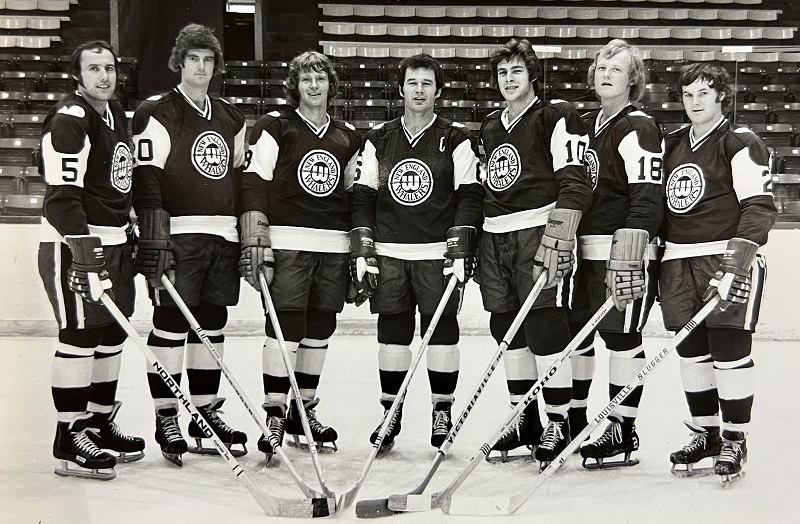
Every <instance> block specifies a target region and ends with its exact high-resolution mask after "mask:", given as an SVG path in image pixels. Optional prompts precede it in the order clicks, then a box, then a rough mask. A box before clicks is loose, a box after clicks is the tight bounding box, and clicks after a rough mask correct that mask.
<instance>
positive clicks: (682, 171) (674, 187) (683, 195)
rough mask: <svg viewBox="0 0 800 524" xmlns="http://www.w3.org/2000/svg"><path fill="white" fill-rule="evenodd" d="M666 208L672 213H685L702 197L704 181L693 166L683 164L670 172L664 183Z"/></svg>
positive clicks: (700, 172)
mask: <svg viewBox="0 0 800 524" xmlns="http://www.w3.org/2000/svg"><path fill="white" fill-rule="evenodd" d="M666 185H667V187H666V192H667V206H669V209H670V210H671V211H672V212H674V213H686V212H687V211H689V210H690V209H692V208H693V207H694V205H695V204H697V202H699V201H700V198H701V197H702V196H703V191H704V190H705V188H706V181H705V178H703V171H702V170H701V169H700V168H699V167H697V166H696V165H695V164H683V165H681V166H678V167H676V168H675V169H673V170H672V173H670V174H669V176H668V177H667V181H666Z"/></svg>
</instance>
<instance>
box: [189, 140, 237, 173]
mask: <svg viewBox="0 0 800 524" xmlns="http://www.w3.org/2000/svg"><path fill="white" fill-rule="evenodd" d="M229 157H230V151H229V150H228V144H226V143H225V140H224V139H223V138H222V136H220V134H219V133H217V132H215V131H206V132H205V133H203V134H201V135H200V136H198V137H197V139H196V140H195V141H194V144H193V145H192V165H193V166H194V167H195V169H197V170H198V171H199V172H200V174H202V175H203V176H206V177H208V178H213V179H215V180H216V179H219V178H222V177H224V176H225V175H226V174H227V172H228V158H229Z"/></svg>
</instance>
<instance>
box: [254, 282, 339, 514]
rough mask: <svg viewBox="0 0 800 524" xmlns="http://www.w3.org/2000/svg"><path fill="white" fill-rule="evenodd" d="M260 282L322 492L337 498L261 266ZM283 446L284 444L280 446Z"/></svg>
mask: <svg viewBox="0 0 800 524" xmlns="http://www.w3.org/2000/svg"><path fill="white" fill-rule="evenodd" d="M258 282H259V283H260V284H261V296H262V297H263V298H264V304H265V305H266V307H267V316H268V317H269V319H270V321H271V322H272V330H273V331H275V338H277V339H278V345H279V346H280V348H281V354H282V355H283V363H284V365H285V366H286V373H287V374H288V375H289V384H290V385H291V387H292V393H294V401H295V403H296V404H297V411H298V413H299V415H300V422H301V423H302V425H303V433H305V436H306V440H307V441H308V451H309V453H311V462H312V463H313V464H314V470H315V471H316V472H317V479H318V480H319V486H320V488H322V492H323V493H324V494H325V496H326V497H331V498H334V499H335V498H336V494H335V493H334V492H333V491H331V490H330V488H328V485H327V484H326V483H325V479H324V478H323V477H322V466H321V465H320V463H319V455H318V454H317V446H316V443H315V442H314V437H313V435H312V434H311V427H310V426H309V425H308V416H307V415H306V407H305V406H304V405H303V398H302V397H301V396H300V386H298V385H297V378H296V377H295V375H294V367H293V366H292V361H291V357H289V350H288V349H286V340H284V338H283V330H282V329H281V325H280V323H279V322H278V312H277V311H275V305H274V304H273V303H272V297H271V296H270V294H269V288H268V286H267V277H266V268H264V267H261V268H260V269H259V271H258ZM280 447H283V446H280Z"/></svg>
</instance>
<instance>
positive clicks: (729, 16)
mask: <svg viewBox="0 0 800 524" xmlns="http://www.w3.org/2000/svg"><path fill="white" fill-rule="evenodd" d="M717 18H719V19H720V20H724V21H725V22H739V21H742V20H747V11H745V10H744V9H720V10H719V11H717Z"/></svg>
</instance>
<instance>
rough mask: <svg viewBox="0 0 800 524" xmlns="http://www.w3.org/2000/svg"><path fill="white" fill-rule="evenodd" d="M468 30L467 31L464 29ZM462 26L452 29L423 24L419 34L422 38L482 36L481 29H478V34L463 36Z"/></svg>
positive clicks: (444, 26) (446, 26)
mask: <svg viewBox="0 0 800 524" xmlns="http://www.w3.org/2000/svg"><path fill="white" fill-rule="evenodd" d="M464 30H467V29H464ZM460 31H462V29H461V26H459V27H453V28H451V27H450V26H449V25H435V24H431V25H429V24H422V25H420V26H419V34H420V35H421V36H431V37H434V38H436V37H443V36H450V35H451V34H452V35H453V36H480V28H478V29H477V32H478V34H462V33H461V32H460Z"/></svg>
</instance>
